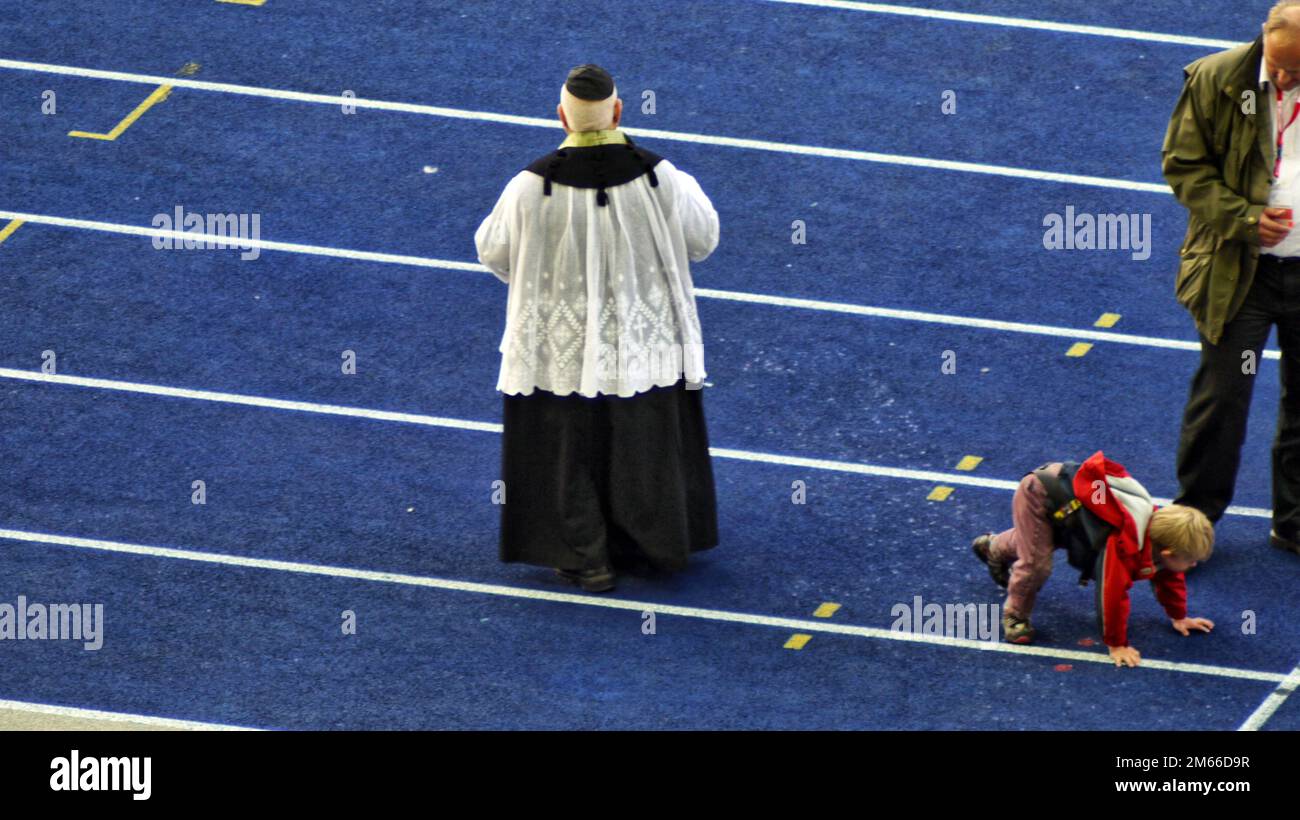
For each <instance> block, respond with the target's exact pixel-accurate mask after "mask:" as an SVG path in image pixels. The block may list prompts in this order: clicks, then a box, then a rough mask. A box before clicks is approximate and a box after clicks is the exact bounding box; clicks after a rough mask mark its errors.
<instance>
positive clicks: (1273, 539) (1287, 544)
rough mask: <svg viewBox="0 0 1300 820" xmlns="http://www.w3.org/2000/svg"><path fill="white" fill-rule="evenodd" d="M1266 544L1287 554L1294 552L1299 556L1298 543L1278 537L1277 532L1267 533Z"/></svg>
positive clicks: (1299, 543)
mask: <svg viewBox="0 0 1300 820" xmlns="http://www.w3.org/2000/svg"><path fill="white" fill-rule="evenodd" d="M1268 543H1270V544H1272V545H1273V546H1275V547H1277V548H1278V549H1280V550H1286V551H1287V552H1294V553H1295V554H1296V555H1300V542H1296V541H1293V540H1291V539H1290V538H1285V537H1283V536H1281V535H1278V533H1277V530H1271V531H1270V532H1269V534H1268Z"/></svg>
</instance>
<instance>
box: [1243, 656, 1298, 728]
mask: <svg viewBox="0 0 1300 820" xmlns="http://www.w3.org/2000/svg"><path fill="white" fill-rule="evenodd" d="M1296 687H1300V666H1297V667H1296V668H1295V669H1292V670H1291V674H1289V675H1287V676H1286V679H1285V680H1283V681H1282V682H1281V683H1279V684H1278V686H1277V689H1274V690H1273V692H1272V694H1270V695H1269V696H1268V697H1266V698H1264V702H1263V703H1261V704H1260V705H1259V708H1258V709H1256V710H1255V711H1254V712H1251V714H1250V717H1248V718H1246V721H1245V722H1244V723H1242V724H1241V726H1240V727H1238V729H1237V731H1239V732H1257V731H1259V730H1260V728H1261V727H1263V725H1264V724H1265V723H1266V722H1267V721H1268V719H1269V718H1271V717H1273V714H1274V713H1275V712H1277V710H1278V708H1279V707H1281V705H1282V704H1283V703H1285V702H1286V699H1287V698H1288V697H1290V695H1291V694H1292V693H1293V692H1295V690H1296Z"/></svg>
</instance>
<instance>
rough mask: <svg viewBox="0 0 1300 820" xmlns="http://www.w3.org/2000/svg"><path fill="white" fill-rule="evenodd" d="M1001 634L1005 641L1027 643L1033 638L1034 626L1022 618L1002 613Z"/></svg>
mask: <svg viewBox="0 0 1300 820" xmlns="http://www.w3.org/2000/svg"><path fill="white" fill-rule="evenodd" d="M1002 635H1003V639H1004V640H1006V642H1007V643H1029V642H1031V641H1033V639H1034V628H1033V627H1032V626H1030V625H1029V621H1027V620H1025V619H1024V618H1017V617H1016V616H1015V615H1003V616H1002Z"/></svg>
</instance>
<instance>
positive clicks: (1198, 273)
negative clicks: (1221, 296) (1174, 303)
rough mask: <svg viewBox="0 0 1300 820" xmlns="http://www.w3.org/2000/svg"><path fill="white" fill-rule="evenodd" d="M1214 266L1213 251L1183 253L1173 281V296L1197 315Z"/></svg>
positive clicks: (1205, 294) (1205, 296)
mask: <svg viewBox="0 0 1300 820" xmlns="http://www.w3.org/2000/svg"><path fill="white" fill-rule="evenodd" d="M1213 266H1214V251H1212V250H1210V251H1200V252H1197V253H1185V254H1183V262H1182V264H1181V265H1180V266H1179V268H1178V278H1177V279H1176V280H1175V281H1174V297H1175V298H1177V299H1178V302H1179V304H1181V305H1182V306H1183V307H1185V308H1187V309H1188V310H1189V311H1191V312H1192V315H1193V316H1199V315H1200V314H1201V312H1202V309H1203V308H1204V306H1205V302H1206V299H1207V298H1208V296H1209V291H1210V269H1211V268H1212V267H1213Z"/></svg>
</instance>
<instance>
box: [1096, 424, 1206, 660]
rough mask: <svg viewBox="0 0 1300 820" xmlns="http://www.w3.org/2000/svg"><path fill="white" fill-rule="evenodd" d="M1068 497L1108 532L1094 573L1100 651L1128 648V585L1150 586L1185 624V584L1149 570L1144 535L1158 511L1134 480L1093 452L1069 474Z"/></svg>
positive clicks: (1148, 542) (1167, 609)
mask: <svg viewBox="0 0 1300 820" xmlns="http://www.w3.org/2000/svg"><path fill="white" fill-rule="evenodd" d="M1074 495H1075V498H1077V499H1079V501H1080V502H1081V503H1082V504H1083V506H1084V507H1086V508H1087V509H1088V510H1089V511H1090V512H1092V513H1093V514H1094V515H1096V516H1097V517H1098V518H1100V519H1101V520H1102V521H1104V522H1106V523H1107V524H1109V525H1110V526H1111V527H1112V531H1111V534H1110V537H1109V538H1108V539H1107V541H1106V552H1105V554H1104V556H1103V558H1102V565H1101V568H1100V570H1099V571H1098V573H1097V619H1098V621H1099V622H1100V625H1101V634H1102V638H1103V640H1105V642H1106V645H1107V646H1128V612H1129V601H1128V591H1129V588H1130V587H1132V586H1133V582H1134V581H1151V583H1152V584H1153V585H1154V587H1155V594H1156V600H1157V601H1159V602H1160V605H1161V606H1163V607H1164V608H1165V613H1166V614H1168V615H1169V617H1170V618H1171V619H1174V620H1178V619H1181V618H1186V617H1187V582H1186V580H1185V579H1184V578H1183V574H1182V573H1181V572H1170V571H1169V570H1167V569H1160V570H1157V569H1156V568H1155V565H1154V562H1153V560H1152V553H1151V538H1150V536H1149V534H1148V530H1149V529H1150V526H1151V515H1152V513H1154V512H1155V511H1156V510H1157V509H1159V508H1158V507H1157V506H1156V505H1155V504H1153V503H1152V502H1151V496H1150V495H1149V494H1148V493H1147V491H1146V489H1145V488H1144V487H1143V486H1142V485H1141V484H1139V483H1138V481H1137V479H1135V478H1133V477H1132V476H1130V475H1129V474H1128V471H1127V470H1125V469H1124V465H1122V464H1119V463H1117V462H1114V461H1111V460H1110V459H1108V458H1106V457H1105V456H1104V455H1103V454H1102V452H1101V451H1100V450H1098V451H1097V452H1096V453H1093V454H1092V455H1091V456H1090V457H1089V458H1088V460H1087V461H1085V462H1083V464H1081V465H1079V469H1078V471H1077V472H1075V474H1074ZM1139 531H1140V533H1141V534H1140V535H1139Z"/></svg>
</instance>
